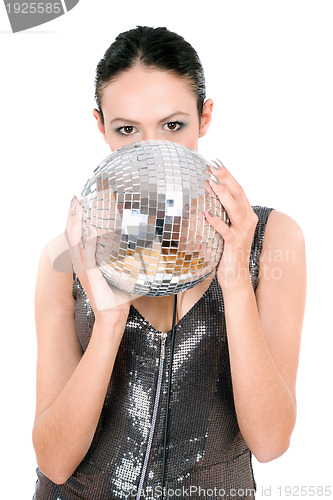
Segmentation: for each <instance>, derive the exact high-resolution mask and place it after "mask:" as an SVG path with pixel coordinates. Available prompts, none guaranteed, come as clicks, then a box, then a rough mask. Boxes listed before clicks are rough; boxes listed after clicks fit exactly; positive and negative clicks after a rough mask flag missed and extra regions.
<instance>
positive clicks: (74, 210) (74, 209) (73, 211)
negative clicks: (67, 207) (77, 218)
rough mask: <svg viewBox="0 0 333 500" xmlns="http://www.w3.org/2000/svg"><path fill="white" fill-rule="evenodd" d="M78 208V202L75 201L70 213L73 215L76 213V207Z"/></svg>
mask: <svg viewBox="0 0 333 500" xmlns="http://www.w3.org/2000/svg"><path fill="white" fill-rule="evenodd" d="M78 208H79V203H78V202H77V203H76V205H75V207H74V208H73V210H72V212H71V213H72V215H75V214H76V212H77V209H78Z"/></svg>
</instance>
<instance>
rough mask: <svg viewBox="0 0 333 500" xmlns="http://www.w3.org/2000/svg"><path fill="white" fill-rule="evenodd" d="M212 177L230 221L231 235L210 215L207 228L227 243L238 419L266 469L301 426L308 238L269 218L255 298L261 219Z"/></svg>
mask: <svg viewBox="0 0 333 500" xmlns="http://www.w3.org/2000/svg"><path fill="white" fill-rule="evenodd" d="M214 175H216V176H218V175H219V176H220V181H221V182H220V184H219V185H216V186H214V185H213V183H212V182H211V183H210V184H211V187H213V189H214V191H215V192H216V193H217V194H218V193H219V197H220V199H221V201H222V203H223V204H224V206H225V208H226V209H227V211H228V215H229V217H230V219H231V221H232V223H231V226H230V228H228V227H227V226H226V225H225V224H224V223H223V224H224V226H222V225H221V223H222V221H218V220H217V218H216V217H214V218H212V217H210V215H209V214H207V220H208V222H210V223H211V224H212V225H213V226H214V227H215V228H216V229H217V230H219V232H221V234H222V236H224V237H225V255H224V256H223V258H222V260H221V263H220V266H219V269H218V272H217V276H218V280H219V283H220V285H221V288H222V291H223V298H224V306H225V317H226V326H227V336H228V345H229V354H230V366H231V375H232V384H233V392H234V401H235V408H236V413H237V419H238V423H239V427H240V430H241V432H242V434H243V436H244V439H245V440H246V442H247V444H248V446H249V448H250V449H251V451H252V452H253V454H254V456H255V457H256V458H257V459H258V460H259V461H261V462H267V461H270V460H273V459H275V458H277V457H278V456H280V455H281V454H283V453H284V452H285V451H286V450H287V448H288V446H289V442H290V436H291V433H292V430H293V428H294V425H295V419H296V396H295V383H296V372H297V366H298V357H299V349H300V338H301V330H302V323H303V315H304V308H305V293H306V271H305V250H304V238H303V234H302V231H301V230H300V228H299V227H298V226H297V224H296V223H295V222H294V221H293V220H292V219H291V218H290V217H288V216H286V215H284V214H282V213H279V212H276V211H273V212H271V214H270V216H269V219H268V222H267V227H266V231H265V237H264V244H263V249H262V254H261V259H260V278H259V285H258V288H257V291H256V295H255V293H254V291H253V288H252V284H251V281H250V274H249V255H250V248H251V242H252V238H253V233H254V229H255V225H256V222H257V217H256V216H255V214H254V212H253V210H252V208H251V207H250V205H249V203H248V201H247V199H246V197H245V195H244V192H243V191H242V189H241V188H240V186H239V185H237V183H236V181H235V179H233V178H232V176H231V175H230V174H229V172H227V171H226V169H225V170H224V172H220V173H217V172H215V171H214ZM228 207H229V210H228ZM223 259H224V260H223Z"/></svg>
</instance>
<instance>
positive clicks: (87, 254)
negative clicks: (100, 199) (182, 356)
mask: <svg viewBox="0 0 333 500" xmlns="http://www.w3.org/2000/svg"><path fill="white" fill-rule="evenodd" d="M81 220H82V207H81V205H80V203H79V201H78V199H77V198H76V197H74V198H73V200H72V203H71V207H70V211H69V214H68V218H67V224H66V232H65V234H66V239H67V242H68V246H69V252H70V255H71V258H72V262H73V267H74V271H75V273H76V275H77V276H78V278H79V280H80V282H81V284H82V286H83V288H84V289H85V291H86V293H87V296H88V299H89V302H90V304H91V307H92V309H93V311H94V315H95V321H101V320H102V321H103V320H106V321H108V320H112V321H117V320H124V317H126V318H127V316H128V312H129V307H130V303H131V300H132V299H133V298H134V295H131V294H129V293H126V292H122V291H121V290H118V289H116V288H111V287H110V286H109V285H108V283H107V282H106V280H105V278H104V276H103V274H102V273H101V271H100V270H99V268H98V267H97V265H96V257H95V255H96V243H97V230H96V228H94V227H92V229H91V232H90V234H89V236H88V238H87V239H86V242H85V246H84V248H83V246H82V228H81Z"/></svg>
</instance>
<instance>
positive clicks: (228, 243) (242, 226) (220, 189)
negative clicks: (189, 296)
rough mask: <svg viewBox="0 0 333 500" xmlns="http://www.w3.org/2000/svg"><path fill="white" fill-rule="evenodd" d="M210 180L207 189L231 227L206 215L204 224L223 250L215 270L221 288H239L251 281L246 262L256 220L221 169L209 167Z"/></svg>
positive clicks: (230, 178) (242, 196)
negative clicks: (214, 196)
mask: <svg viewBox="0 0 333 500" xmlns="http://www.w3.org/2000/svg"><path fill="white" fill-rule="evenodd" d="M209 173H210V174H213V176H214V177H215V178H216V179H217V180H218V183H216V182H215V180H214V178H212V177H211V176H210V178H209V180H207V181H206V188H207V189H212V190H213V192H214V193H215V194H216V196H217V197H218V199H219V200H220V202H221V203H222V205H223V207H224V208H225V210H226V212H227V214H228V217H229V220H230V226H228V225H227V224H226V223H225V222H224V221H223V220H221V219H220V218H219V217H218V216H216V215H214V216H213V217H212V215H210V213H209V212H206V213H205V217H206V220H207V222H208V223H209V224H210V225H211V226H212V227H213V228H214V229H215V230H216V231H217V232H218V233H220V234H221V236H222V238H223V239H224V250H223V255H222V258H221V261H220V263H219V265H218V267H217V278H218V281H219V284H220V286H221V288H222V290H223V288H226V287H227V288H229V287H230V288H231V287H238V286H240V285H242V284H243V283H244V282H245V281H248V280H250V272H249V260H250V253H251V245H252V240H253V235H254V231H255V229H256V225H257V222H258V217H257V215H256V214H255V213H254V211H253V209H252V207H251V205H250V203H249V201H248V199H247V197H246V195H245V193H244V191H243V189H242V187H241V186H240V185H239V184H238V182H237V181H236V179H235V178H234V177H233V176H232V175H231V174H230V172H228V170H227V169H226V168H225V167H224V166H223V167H222V168H220V169H217V168H215V167H214V165H210V172H209Z"/></svg>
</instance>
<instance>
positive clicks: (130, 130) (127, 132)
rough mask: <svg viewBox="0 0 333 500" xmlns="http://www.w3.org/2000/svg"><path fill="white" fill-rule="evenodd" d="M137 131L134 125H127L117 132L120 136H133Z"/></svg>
mask: <svg viewBox="0 0 333 500" xmlns="http://www.w3.org/2000/svg"><path fill="white" fill-rule="evenodd" d="M134 131H135V127H133V125H125V126H124V127H119V128H117V130H116V132H117V133H118V134H120V135H131V134H133V132H134Z"/></svg>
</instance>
